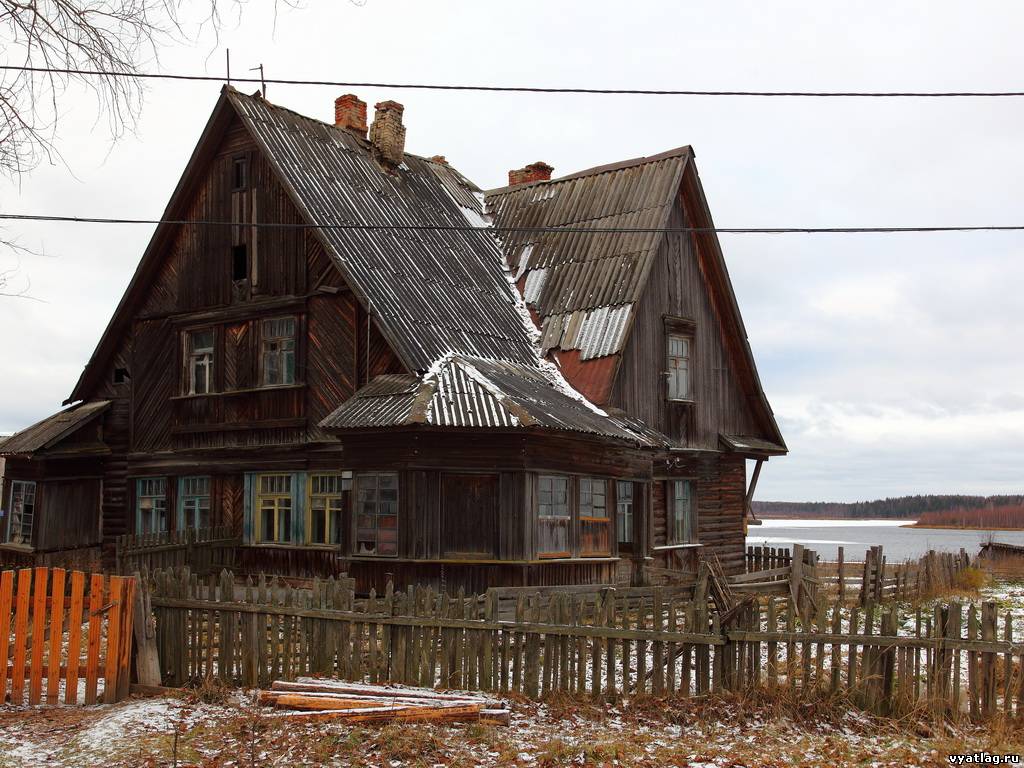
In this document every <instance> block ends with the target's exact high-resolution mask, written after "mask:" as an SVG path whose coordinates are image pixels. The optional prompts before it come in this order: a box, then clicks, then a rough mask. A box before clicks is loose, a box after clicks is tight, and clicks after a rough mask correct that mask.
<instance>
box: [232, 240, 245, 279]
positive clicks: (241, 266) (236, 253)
mask: <svg viewBox="0 0 1024 768" xmlns="http://www.w3.org/2000/svg"><path fill="white" fill-rule="evenodd" d="M231 279H232V280H234V281H235V282H236V283H237V282H238V281H239V280H248V279H249V248H248V246H246V244H245V243H240V244H239V245H233V246H231Z"/></svg>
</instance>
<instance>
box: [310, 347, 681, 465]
mask: <svg viewBox="0 0 1024 768" xmlns="http://www.w3.org/2000/svg"><path fill="white" fill-rule="evenodd" d="M398 379H402V381H397V380H398ZM413 424H426V425H431V426H437V427H461V428H466V427H471V428H473V427H475V428H531V427H534V428H540V429H550V430H559V431H569V432H579V433H583V434H591V435H598V436H602V437H612V438H616V439H619V440H624V441H627V442H630V443H634V444H636V445H640V446H643V447H649V448H667V447H675V443H674V442H673V441H672V440H670V439H669V438H668V437H666V436H665V435H663V434H661V433H660V432H657V431H655V430H652V429H651V428H649V427H647V426H645V425H643V424H641V423H640V422H638V421H637V420H635V419H632V418H630V417H628V416H626V415H625V414H623V413H621V412H605V411H601V410H599V409H597V408H595V407H593V406H592V405H590V404H589V403H587V402H585V401H584V400H583V399H582V398H581V397H580V396H579V395H578V394H576V393H575V392H573V391H572V390H571V389H570V388H569V387H568V385H566V384H565V382H564V380H562V379H561V377H560V376H559V375H558V374H557V373H556V372H554V371H553V370H551V369H549V368H548V369H546V368H536V367H533V366H525V365H521V364H518V363H513V362H509V361H502V360H488V359H483V358H471V357H464V356H458V355H456V356H452V357H450V358H448V359H447V360H445V361H444V362H443V363H442V364H440V365H438V366H435V368H434V369H433V370H431V371H430V372H428V373H427V374H426V375H425V376H423V377H422V378H420V379H416V378H414V377H411V376H406V377H395V376H392V377H383V376H379V377H377V378H376V379H374V380H373V381H372V382H370V384H368V385H367V386H365V387H363V388H362V389H361V390H359V392H357V393H356V394H355V395H354V396H353V397H352V398H350V399H349V400H348V401H346V402H345V403H344V404H342V405H341V407H339V408H338V409H337V410H336V411H335V412H334V413H332V414H331V415H330V416H328V417H327V418H326V419H324V420H323V421H322V422H321V426H322V427H324V428H325V429H336V430H358V429H365V428H368V427H372V428H378V427H393V426H403V425H413Z"/></svg>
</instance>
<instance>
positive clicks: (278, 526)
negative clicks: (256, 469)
mask: <svg viewBox="0 0 1024 768" xmlns="http://www.w3.org/2000/svg"><path fill="white" fill-rule="evenodd" d="M256 488H257V492H256V509H257V515H258V518H257V520H258V523H259V530H258V531H257V534H256V540H257V541H259V542H262V543H270V544H287V543H289V542H291V540H292V476H291V475H259V477H258V478H257V485H256Z"/></svg>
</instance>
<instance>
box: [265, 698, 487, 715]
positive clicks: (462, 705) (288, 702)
mask: <svg viewBox="0 0 1024 768" xmlns="http://www.w3.org/2000/svg"><path fill="white" fill-rule="evenodd" d="M272 696H273V699H274V700H273V702H271V703H272V704H273V705H274V706H275V707H277V708H278V709H300V710H304V711H307V712H320V711H326V710H329V709H338V710H351V709H357V710H360V709H395V710H408V709H437V710H446V709H467V708H468V709H475V710H476V711H477V712H479V711H480V710H482V709H486V707H485V706H484V704H483V702H458V701H437V702H430V703H427V702H425V701H424V700H423V699H406V700H404V701H393V702H389V701H387V700H383V701H382V700H378V701H366V700H364V699H353V698H341V697H338V696H326V695H321V696H317V695H316V694H310V693H279V694H272ZM261 698H262V697H261Z"/></svg>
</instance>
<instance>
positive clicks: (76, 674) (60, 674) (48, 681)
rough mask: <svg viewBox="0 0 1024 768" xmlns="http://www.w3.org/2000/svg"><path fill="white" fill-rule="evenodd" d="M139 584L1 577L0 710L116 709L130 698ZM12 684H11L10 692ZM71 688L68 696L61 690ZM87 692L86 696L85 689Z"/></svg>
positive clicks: (39, 572)
mask: <svg viewBox="0 0 1024 768" xmlns="http://www.w3.org/2000/svg"><path fill="white" fill-rule="evenodd" d="M135 589H136V581H135V579H131V578H123V577H120V576H111V577H109V578H108V577H105V576H103V574H99V573H92V574H87V573H84V572H82V571H70V572H68V571H64V570H62V569H60V568H53V569H50V568H23V569H21V570H19V571H17V573H15V571H2V572H0V703H3V702H4V701H5V700H7V698H8V690H9V691H10V697H9V698H10V702H11V704H22V703H24V702H25V700H26V695H25V693H26V691H25V688H26V685H27V687H28V696H27V700H28V703H29V704H40V703H42V702H43V701H44V688H45V702H46V703H47V704H56V703H58V702H60V701H61V700H63V701H64V703H66V704H76V703H79V702H80V701H81V703H84V704H95V703H96V702H97V701H99V700H100V688H99V685H100V682H101V681H102V683H103V688H102V701H103V702H105V703H108V704H109V703H114V702H116V701H120V700H121V699H124V698H125V697H127V695H128V686H129V682H130V681H129V664H130V660H131V648H132V632H133V623H134V600H135ZM8 683H9V685H8ZM62 688H63V695H61V689H62ZM80 689H81V690H80Z"/></svg>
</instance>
